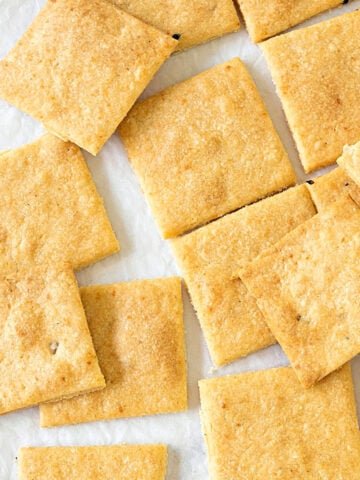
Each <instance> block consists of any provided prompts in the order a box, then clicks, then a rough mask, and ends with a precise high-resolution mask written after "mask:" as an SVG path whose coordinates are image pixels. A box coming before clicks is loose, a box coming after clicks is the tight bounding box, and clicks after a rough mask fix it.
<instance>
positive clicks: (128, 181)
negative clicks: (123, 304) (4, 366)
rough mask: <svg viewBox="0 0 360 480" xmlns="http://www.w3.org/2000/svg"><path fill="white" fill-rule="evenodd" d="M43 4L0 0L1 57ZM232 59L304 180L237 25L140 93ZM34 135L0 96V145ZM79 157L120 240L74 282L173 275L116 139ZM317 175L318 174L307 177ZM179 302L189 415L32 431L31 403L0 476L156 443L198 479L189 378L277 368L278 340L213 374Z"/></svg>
mask: <svg viewBox="0 0 360 480" xmlns="http://www.w3.org/2000/svg"><path fill="white" fill-rule="evenodd" d="M315 1H316V0H315ZM44 3H45V1H44V0H39V1H37V0H0V58H2V57H4V56H5V54H6V53H7V52H8V50H9V49H10V48H11V47H12V45H13V44H14V43H15V42H16V41H17V40H18V39H19V37H20V36H21V35H22V33H23V32H24V30H25V29H26V27H27V26H28V25H29V24H30V22H31V21H32V19H33V18H34V17H35V15H36V14H37V13H38V11H39V10H40V8H41V7H42V5H43V4H44ZM359 7H360V0H353V1H352V2H350V3H349V4H347V5H344V6H342V7H341V8H338V9H334V10H333V11H331V12H327V13H325V14H323V15H320V16H318V17H316V18H315V19H312V20H310V21H308V22H306V23H305V24H303V25H309V24H313V23H316V22H319V21H321V20H324V19H326V18H330V17H333V16H336V15H339V14H341V13H345V12H346V11H351V10H354V9H356V8H359ZM297 28H299V27H297ZM234 56H239V57H240V58H241V59H242V60H243V61H244V62H245V64H246V65H247V67H248V69H249V71H250V73H251V75H252V76H253V78H254V80H255V82H256V84H257V86H258V88H259V91H260V93H261V95H262V97H263V98H264V100H265V102H266V104H267V107H268V110H269V112H270V115H271V117H272V119H273V122H274V123H275V126H276V128H277V130H278V132H279V134H280V137H281V139H282V141H283V143H284V145H285V148H286V149H287V151H288V153H289V155H290V158H291V160H292V162H293V165H294V167H295V170H296V173H297V176H298V180H299V182H302V181H304V180H305V179H306V178H307V177H306V176H305V174H304V172H303V170H302V168H301V166H300V162H299V159H298V156H297V153H296V149H295V146H294V143H293V140H292V137H291V134H290V132H289V129H288V127H287V124H286V120H285V117H284V115H283V112H282V109H281V105H280V102H279V99H278V98H277V96H276V93H275V90H274V87H273V84H272V81H271V77H270V75H269V72H268V70H267V67H266V63H265V61H264V58H263V57H262V55H261V52H260V49H259V48H258V47H257V46H255V45H253V44H252V43H251V42H250V40H249V37H248V35H247V32H246V30H245V29H244V28H243V29H242V31H241V32H239V33H235V34H231V35H228V36H226V37H224V38H221V39H218V40H214V41H212V42H210V43H208V44H206V45H202V46H199V47H195V48H193V49H191V50H189V51H187V52H184V53H180V54H178V55H176V56H173V57H172V58H171V59H170V60H169V61H168V62H167V63H166V64H165V65H164V66H163V67H162V69H161V70H160V71H159V72H158V74H157V75H156V77H155V79H154V80H153V81H152V82H151V84H150V85H149V86H148V88H147V89H146V91H145V92H144V94H143V97H146V96H149V95H152V94H154V93H156V92H158V91H160V90H162V89H164V88H166V87H167V86H169V85H171V84H174V83H176V82H179V81H182V80H184V79H186V78H188V77H190V76H193V75H195V74H197V73H199V72H201V71H203V70H205V69H207V68H210V67H212V66H213V65H216V64H218V63H221V62H223V61H225V60H228V59H230V58H232V57H234ZM42 132H43V129H42V127H41V126H40V125H39V124H38V123H37V122H36V121H35V120H33V119H32V118H30V117H28V116H26V115H24V114H23V113H21V112H20V111H18V110H17V109H15V108H13V107H11V106H9V105H7V104H6V103H5V102H2V101H0V150H4V149H8V148H15V147H17V146H20V145H23V144H24V143H28V142H30V141H32V140H35V139H36V138H38V137H39V136H40V134H41V133H42ZM85 157H86V160H87V162H88V165H89V167H90V170H91V172H92V175H93V179H94V181H95V183H96V185H97V188H98V190H99V192H100V194H101V195H102V196H103V198H104V201H105V206H106V208H107V212H108V214H109V217H110V220H111V222H112V225H113V228H114V230H115V232H116V235H117V237H118V239H119V241H120V243H121V252H120V253H119V254H117V255H114V256H112V257H109V258H107V259H105V260H104V261H102V262H99V263H97V264H95V265H93V266H91V267H89V268H87V269H85V270H83V271H81V272H79V273H78V275H77V277H78V280H79V283H80V285H89V284H99V283H111V282H121V281H129V280H135V279H145V278H155V277H163V276H170V275H174V274H178V273H179V272H178V270H177V268H176V265H175V262H174V259H173V257H172V254H171V252H170V249H169V247H168V244H167V243H166V242H165V241H163V240H162V239H161V237H160V235H159V233H158V232H157V229H156V226H155V223H154V221H153V219H152V217H151V215H150V211H149V208H148V206H147V204H146V202H145V200H144V197H143V195H142V193H141V191H140V188H139V185H138V183H137V181H136V178H135V175H134V173H133V172H132V170H131V168H130V166H129V163H128V161H127V158H126V154H125V152H124V148H123V146H122V144H121V142H120V140H119V139H118V138H117V137H116V136H113V137H112V138H111V139H110V140H109V141H108V142H107V144H106V145H105V147H104V148H103V150H102V151H101V152H100V153H99V154H98V156H97V157H96V158H95V157H92V156H91V155H88V154H86V153H85ZM320 173H322V172H319V173H317V174H316V175H318V174H320ZM308 177H309V176H308ZM184 303H185V327H186V344H187V359H188V373H189V379H188V382H189V405H190V408H189V411H188V412H186V413H180V414H171V415H158V416H149V417H143V418H133V419H129V420H126V419H125V420H124V419H121V420H112V421H106V422H95V423H89V424H82V425H77V426H70V427H60V428H54V429H40V427H39V413H38V409H37V408H32V409H27V410H23V411H19V412H15V413H12V414H8V415H4V416H2V417H0V480H8V479H9V480H10V479H11V480H15V479H16V478H17V477H16V475H17V474H16V468H17V465H16V456H17V452H18V449H19V447H21V446H29V445H31V446H50V445H100V444H105V445H109V444H117V443H159V442H161V443H166V444H167V445H168V446H169V465H168V472H167V479H168V480H207V479H208V478H209V476H208V472H207V460H206V452H205V446H204V442H203V438H202V435H201V429H200V420H199V414H198V410H199V394H198V388H197V382H198V380H199V379H201V378H204V377H210V376H219V375H224V374H229V373H239V372H244V371H249V370H258V369H263V368H268V367H274V366H280V365H286V364H287V363H288V362H287V359H286V357H285V355H284V354H283V352H282V351H281V349H280V347H278V346H273V347H270V348H268V349H265V350H263V351H261V352H258V353H256V354H253V355H250V356H249V357H247V358H245V359H243V360H239V361H238V362H235V363H233V364H232V365H230V366H227V367H224V368H221V369H219V370H217V371H215V372H213V371H212V370H211V368H212V365H211V362H210V359H209V355H208V353H207V349H206V346H205V343H204V340H203V336H202V333H201V330H200V328H199V325H198V321H197V319H196V316H195V313H194V311H193V309H192V307H191V305H190V302H189V299H188V296H187V293H186V292H185V291H184ZM353 374H354V381H355V385H356V388H357V397H358V404H360V379H358V377H359V374H360V361H359V360H358V359H355V360H354V361H353ZM0 381H1V379H0ZM15 381H16V379H15ZM89 480H90V479H89Z"/></svg>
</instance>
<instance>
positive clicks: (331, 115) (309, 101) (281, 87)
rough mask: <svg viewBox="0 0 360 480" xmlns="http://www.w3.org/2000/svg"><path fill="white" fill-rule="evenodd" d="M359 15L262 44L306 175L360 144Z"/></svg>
mask: <svg viewBox="0 0 360 480" xmlns="http://www.w3.org/2000/svg"><path fill="white" fill-rule="evenodd" d="M359 30H360V11H354V12H352V13H348V14H346V15H340V16H338V17H336V18H333V19H331V20H327V21H324V22H321V23H319V24H316V25H313V26H311V27H307V28H303V29H300V30H296V31H293V32H290V33H287V34H285V35H280V36H279V37H276V38H273V39H271V40H268V41H266V42H264V43H263V44H262V49H263V51H264V53H265V57H266V59H267V61H268V62H269V66H270V70H271V74H272V76H273V79H274V82H275V85H276V88H277V91H278V94H279V96H280V98H281V101H282V104H283V107H284V110H285V114H286V116H287V120H288V122H289V125H290V128H291V130H292V133H293V135H294V139H295V142H296V145H297V148H298V151H299V154H300V159H301V162H302V164H303V166H304V169H305V171H306V172H310V171H312V170H316V169H318V168H321V167H324V166H326V165H330V164H332V163H334V162H335V161H336V159H337V158H338V157H339V156H340V155H341V153H342V149H343V146H344V145H346V144H353V143H355V142H357V141H358V140H359V138H360V89H359V88H358V85H359V84H360V64H359V58H360V36H359V35H358V32H359Z"/></svg>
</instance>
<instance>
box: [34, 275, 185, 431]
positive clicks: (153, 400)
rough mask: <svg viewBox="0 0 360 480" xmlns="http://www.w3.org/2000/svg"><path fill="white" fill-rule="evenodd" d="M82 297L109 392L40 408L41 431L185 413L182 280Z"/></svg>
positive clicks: (92, 291)
mask: <svg viewBox="0 0 360 480" xmlns="http://www.w3.org/2000/svg"><path fill="white" fill-rule="evenodd" d="M81 297H82V301H83V304H84V308H85V312H86V315H87V319H88V323H89V328H90V331H91V334H92V337H93V341H94V345H95V349H96V352H97V356H98V359H99V363H100V366H101V369H102V371H103V373H104V376H105V379H106V383H107V386H106V388H105V389H104V390H102V391H99V392H95V393H94V394H90V395H83V396H79V397H76V398H73V399H70V400H68V401H64V402H59V403H47V404H44V405H41V407H40V421H41V426H43V427H50V426H56V425H63V424H73V423H80V422H90V421H94V420H107V419H112V418H121V417H132V416H140V415H149V414H158V413H167V412H177V411H181V410H186V408H187V393H186V365H185V347H184V330H183V320H182V302H181V284H180V279H179V278H167V279H160V280H147V281H136V282H130V283H123V284H116V285H105V286H95V287H86V288H82V289H81Z"/></svg>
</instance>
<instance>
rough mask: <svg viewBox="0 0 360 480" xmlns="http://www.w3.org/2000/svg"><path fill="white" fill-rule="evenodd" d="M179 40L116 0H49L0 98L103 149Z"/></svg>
mask: <svg viewBox="0 0 360 480" xmlns="http://www.w3.org/2000/svg"><path fill="white" fill-rule="evenodd" d="M176 45H177V41H176V40H174V39H172V38H170V37H168V36H167V35H165V34H164V33H163V32H160V31H159V30H157V29H155V28H153V27H151V26H150V25H147V24H145V23H143V22H141V21H140V20H138V19H136V18H134V17H132V16H131V15H129V14H127V13H126V12H124V11H123V10H121V9H120V8H117V7H115V6H114V5H111V4H110V3H109V2H105V1H103V0H57V1H50V0H49V1H48V2H47V3H46V4H45V7H44V8H43V9H42V10H41V12H40V13H39V15H38V16H37V17H36V18H35V20H34V21H33V23H32V24H31V26H30V27H29V29H28V30H27V31H26V32H25V34H24V35H23V37H22V38H21V39H20V41H19V42H18V43H17V44H16V45H15V46H14V47H13V48H12V49H11V50H10V52H9V53H8V54H7V56H6V57H5V59H4V60H2V61H1V62H0V97H1V98H3V99H4V100H6V101H7V102H9V103H11V104H12V105H14V106H16V107H18V108H19V109H21V110H23V111H24V112H26V113H27V114H29V115H31V116H33V117H34V118H35V119H36V120H38V121H40V122H41V123H42V124H43V125H44V127H45V128H46V129H47V130H48V131H49V132H52V133H55V134H56V135H58V136H59V137H60V138H62V139H63V140H70V141H72V142H74V143H76V144H77V145H79V146H80V147H82V148H84V149H85V150H87V151H88V152H90V153H92V154H94V155H95V154H96V153H97V152H98V151H99V150H100V149H101V147H102V146H103V145H104V143H105V142H106V140H107V139H108V138H109V137H110V136H111V134H112V133H113V132H114V131H115V129H116V127H117V126H118V125H119V123H120V122H121V120H122V119H123V118H124V117H125V115H126V114H127V112H128V111H129V110H130V108H131V106H132V105H133V103H134V102H135V100H136V99H137V98H138V96H139V95H140V94H141V92H142V91H143V90H144V89H145V87H146V85H147V84H148V83H149V82H150V80H151V79H152V77H153V76H154V74H155V72H156V71H157V70H158V69H159V67H160V66H161V65H162V63H163V62H164V61H165V60H166V59H167V58H168V56H169V55H170V54H171V53H172V51H173V50H174V49H175V48H176Z"/></svg>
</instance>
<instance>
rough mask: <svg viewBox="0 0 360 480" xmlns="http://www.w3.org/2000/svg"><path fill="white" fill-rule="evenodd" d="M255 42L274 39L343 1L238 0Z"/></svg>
mask: <svg viewBox="0 0 360 480" xmlns="http://www.w3.org/2000/svg"><path fill="white" fill-rule="evenodd" d="M237 2H238V4H239V7H240V9H241V13H242V14H243V16H244V19H245V23H246V27H247V29H248V31H249V35H250V38H251V40H252V41H253V42H260V41H261V40H265V38H269V37H273V36H274V35H276V34H277V33H280V32H283V31H284V30H287V29H288V28H290V27H293V26H294V25H297V24H298V23H301V22H303V21H304V20H307V19H308V18H311V17H313V16H315V15H317V14H318V13H321V12H324V11H325V10H328V9H330V8H333V7H337V6H338V5H340V4H341V3H345V2H344V1H343V0H316V1H315V2H314V1H313V0H296V1H294V0H267V1H266V2H262V1H259V0H237Z"/></svg>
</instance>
